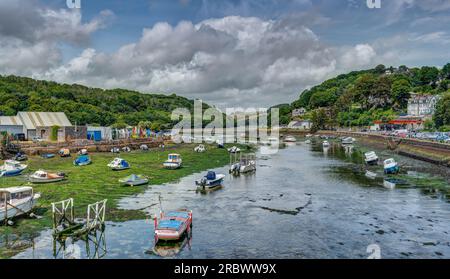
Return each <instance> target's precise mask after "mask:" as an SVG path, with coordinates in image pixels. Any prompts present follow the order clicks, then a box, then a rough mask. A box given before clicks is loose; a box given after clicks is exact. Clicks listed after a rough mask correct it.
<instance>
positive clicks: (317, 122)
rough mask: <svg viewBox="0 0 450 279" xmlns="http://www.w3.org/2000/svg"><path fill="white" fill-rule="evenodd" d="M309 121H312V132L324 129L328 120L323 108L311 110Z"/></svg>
mask: <svg viewBox="0 0 450 279" xmlns="http://www.w3.org/2000/svg"><path fill="white" fill-rule="evenodd" d="M311 121H312V127H311V130H312V131H313V132H316V131H319V130H323V129H325V128H326V126H327V124H328V122H329V118H328V116H327V113H326V111H325V109H323V108H320V109H316V110H314V111H312V112H311Z"/></svg>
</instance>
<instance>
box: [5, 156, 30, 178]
mask: <svg viewBox="0 0 450 279" xmlns="http://www.w3.org/2000/svg"><path fill="white" fill-rule="evenodd" d="M27 167H28V166H27V165H24V164H21V163H20V162H17V161H14V160H6V161H5V163H4V164H3V165H2V166H0V177H1V176H16V175H19V174H21V173H22V172H23V171H24V170H25V169H26V168H27Z"/></svg>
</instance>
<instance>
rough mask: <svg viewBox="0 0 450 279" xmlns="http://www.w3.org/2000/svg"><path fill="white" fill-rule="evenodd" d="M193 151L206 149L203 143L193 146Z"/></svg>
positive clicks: (199, 151)
mask: <svg viewBox="0 0 450 279" xmlns="http://www.w3.org/2000/svg"><path fill="white" fill-rule="evenodd" d="M194 151H195V152H197V153H203V152H205V151H206V148H205V146H204V145H203V144H200V145H199V146H196V147H195V148H194Z"/></svg>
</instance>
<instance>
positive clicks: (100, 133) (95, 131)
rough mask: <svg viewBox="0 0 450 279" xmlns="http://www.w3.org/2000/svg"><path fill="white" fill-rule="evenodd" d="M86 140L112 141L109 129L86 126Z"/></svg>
mask: <svg viewBox="0 0 450 279" xmlns="http://www.w3.org/2000/svg"><path fill="white" fill-rule="evenodd" d="M87 138H88V139H89V140H93V141H102V140H112V129H111V127H97V126H87Z"/></svg>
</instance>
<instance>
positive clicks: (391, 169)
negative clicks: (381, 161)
mask: <svg viewBox="0 0 450 279" xmlns="http://www.w3.org/2000/svg"><path fill="white" fill-rule="evenodd" d="M399 171H400V168H399V167H398V166H392V167H385V168H384V173H385V174H397V173H398V172H399Z"/></svg>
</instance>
